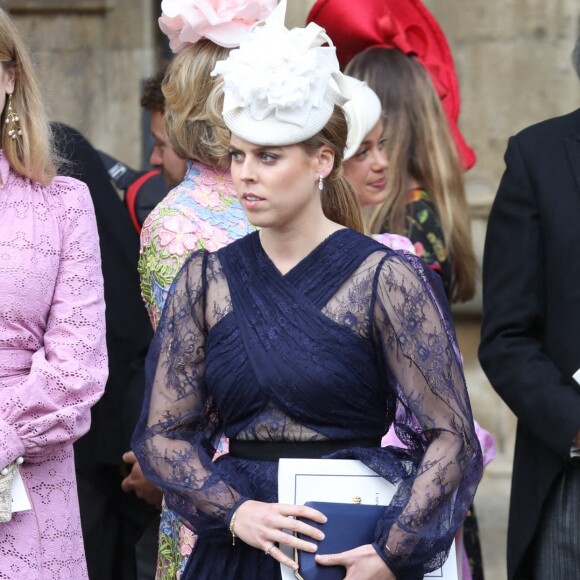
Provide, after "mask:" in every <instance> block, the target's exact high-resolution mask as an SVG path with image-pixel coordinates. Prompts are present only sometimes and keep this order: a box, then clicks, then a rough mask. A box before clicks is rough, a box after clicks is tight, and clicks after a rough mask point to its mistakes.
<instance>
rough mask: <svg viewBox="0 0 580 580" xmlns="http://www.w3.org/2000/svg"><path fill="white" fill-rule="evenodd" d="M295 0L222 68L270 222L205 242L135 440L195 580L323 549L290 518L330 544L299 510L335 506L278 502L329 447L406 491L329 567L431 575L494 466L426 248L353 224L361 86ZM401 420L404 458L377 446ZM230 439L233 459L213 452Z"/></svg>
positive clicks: (176, 300) (165, 324)
mask: <svg viewBox="0 0 580 580" xmlns="http://www.w3.org/2000/svg"><path fill="white" fill-rule="evenodd" d="M284 4H285V2H282V3H281V6H280V10H277V11H275V12H274V13H273V15H272V17H271V18H270V19H269V21H268V23H267V24H266V25H264V26H259V27H257V28H256V29H255V30H254V32H253V33H252V34H251V35H250V36H249V37H248V39H247V40H246V41H245V42H244V43H242V46H241V48H240V50H237V51H233V52H232V53H231V54H230V57H229V58H228V59H227V60H226V61H222V62H220V63H218V65H217V67H216V69H215V71H214V73H215V74H219V75H222V76H223V77H224V86H225V100H224V119H225V121H226V124H227V125H228V127H229V128H230V130H231V131H232V137H231V142H230V149H231V158H232V176H233V179H234V183H235V185H236V189H237V190H238V194H239V198H240V200H241V203H242V205H243V206H244V208H245V210H246V212H247V215H248V218H249V220H250V221H251V222H252V223H253V224H255V225H256V226H259V227H260V231H259V233H258V232H256V233H254V234H250V235H248V236H246V237H245V238H242V239H241V240H239V241H236V242H234V243H232V244H230V245H229V246H226V247H225V248H223V249H222V250H219V251H218V252H214V253H209V252H207V251H204V250H202V251H199V252H197V253H194V254H193V255H192V256H191V257H190V258H189V260H188V261H187V262H186V264H185V265H184V267H183V269H182V270H181V272H180V274H179V275H178V276H177V278H176V279H175V282H174V283H173V286H172V288H171V291H170V294H169V296H168V298H167V302H166V306H165V309H164V312H163V315H162V318H161V321H160V323H159V326H158V330H157V333H156V337H155V339H154V343H153V346H152V349H151V352H150V355H149V359H148V365H149V368H148V372H149V385H148V392H147V397H146V402H145V407H144V411H143V414H142V417H141V421H140V425H139V427H138V429H137V432H136V435H135V439H134V448H135V452H136V454H137V455H138V457H139V460H140V461H141V465H142V466H143V470H144V471H145V473H146V475H147V477H148V478H149V479H151V480H152V481H154V482H155V483H156V484H158V485H159V486H160V487H161V488H162V489H163V492H164V496H165V498H166V501H167V503H168V505H169V506H170V507H171V508H172V509H173V510H174V511H175V512H177V513H178V514H179V515H180V516H181V518H183V520H184V521H186V522H188V523H189V524H190V525H192V526H193V527H194V528H195V529H196V530H197V531H198V534H199V538H198V542H197V544H196V546H195V548H194V551H193V553H192V555H191V557H190V559H189V561H188V565H187V568H186V570H185V571H184V577H185V578H195V579H200V578H201V579H209V578H220V579H231V580H234V579H235V580H244V579H256V578H264V579H275V578H280V563H283V564H286V565H288V566H290V567H295V563H294V562H293V561H292V560H290V559H289V558H287V557H286V556H285V555H284V554H283V553H282V551H281V550H280V548H279V546H280V545H282V544H285V545H287V546H291V547H295V548H298V549H300V550H308V551H314V550H315V544H313V543H312V542H309V541H307V540H303V539H298V538H296V537H295V536H293V535H291V534H288V533H286V532H285V531H284V530H285V529H290V530H298V531H300V532H302V533H303V534H305V535H306V536H309V537H311V538H314V539H320V532H318V531H317V530H315V529H314V528H313V527H311V526H310V525H308V524H307V523H305V522H301V521H297V520H295V519H294V517H296V516H305V517H308V518H309V519H311V520H314V521H318V522H323V521H324V515H323V514H321V513H320V512H317V511H315V510H312V509H310V508H306V507H304V506H294V505H282V504H279V503H277V502H278V498H277V489H278V482H277V465H278V464H277V459H279V458H280V457H287V456H297V457H322V456H328V455H332V456H333V457H341V458H355V459H359V460H361V461H362V462H363V463H365V464H366V465H367V466H369V467H370V468H371V469H373V470H374V471H376V472H377V473H379V474H380V475H381V476H383V477H385V478H387V479H388V480H390V481H392V482H394V483H398V484H399V488H398V492H397V494H396V496H395V498H394V500H393V502H392V503H391V505H390V506H388V507H387V508H385V514H384V517H383V519H382V520H381V521H380V523H379V525H378V526H377V530H376V537H375V541H374V543H373V544H369V545H365V546H360V547H358V548H356V549H354V550H351V551H349V552H345V553H344V554H339V555H335V556H318V557H317V560H318V562H319V563H320V564H322V565H341V566H344V567H345V569H346V577H347V578H349V579H350V578H353V579H354V578H364V579H365V580H368V579H372V578H381V579H383V578H384V579H393V578H397V579H405V578H413V579H414V578H421V577H422V576H423V575H424V574H425V573H426V572H427V571H430V570H433V569H435V568H438V567H439V566H441V564H442V562H443V561H444V560H445V558H446V556H447V552H448V550H449V547H450V545H451V542H452V540H453V536H454V534H455V531H456V529H457V528H458V527H459V526H460V525H461V523H462V522H463V519H464V517H465V513H466V511H467V509H468V508H469V506H470V504H471V501H472V499H473V495H474V493H475V490H476V487H477V484H478V482H479V479H480V477H481V469H482V466H481V451H480V448H479V445H478V442H477V438H476V436H475V433H474V429H473V420H472V416H471V410H470V405H469V400H468V397H467V392H466V389H465V384H464V379H463V376H462V372H461V364H460V361H459V360H458V358H457V354H456V352H457V350H456V345H455V337H454V333H453V330H452V327H451V323H450V320H451V318H450V315H449V313H448V312H447V311H446V310H445V307H444V306H443V305H437V304H436V303H435V302H434V299H433V296H434V293H433V291H431V290H430V289H429V280H431V278H430V276H429V273H428V272H426V271H425V269H424V268H423V266H422V264H421V262H420V260H418V259H416V258H413V257H412V256H409V255H407V254H398V253H396V252H394V251H392V250H390V249H389V248H387V247H385V246H383V245H381V244H379V243H377V242H376V241H374V240H372V239H370V238H368V237H366V236H364V235H363V234H361V233H359V232H357V231H355V229H356V228H358V229H360V226H361V220H360V210H359V209H358V206H357V204H356V196H355V194H354V192H353V191H352V190H351V189H349V188H348V187H347V186H346V185H345V183H344V180H343V179H342V178H341V177H340V175H341V163H342V162H341V156H342V151H343V150H344V146H345V142H346V132H347V126H346V120H345V116H344V114H343V113H342V109H341V108H340V106H339V105H342V104H344V102H345V101H346V100H347V99H348V96H349V95H348V93H346V94H341V91H347V90H348V89H347V87H346V86H345V85H344V84H343V83H342V81H341V75H340V73H339V72H338V65H337V63H336V57H335V54H334V49H333V48H332V47H323V46H322V45H323V44H324V43H325V42H328V41H329V39H328V37H327V36H326V35H325V34H324V32H323V30H322V29H321V28H319V27H318V26H316V25H314V24H311V25H310V26H309V27H308V28H306V29H294V30H292V31H288V30H286V29H285V28H284V26H283V13H284ZM280 20H282V22H280ZM345 226H347V227H345ZM353 228H354V229H353ZM437 292H441V288H439V289H437ZM437 292H435V294H436V293H437ZM395 411H397V412H396V413H395ZM393 422H395V424H396V429H397V433H398V435H399V437H400V438H401V439H402V440H404V441H405V443H407V445H408V450H407V451H405V452H403V453H404V456H403V455H401V452H400V451H399V452H395V451H394V450H393V449H390V448H385V449H381V448H380V439H381V437H382V435H383V434H384V433H385V432H386V431H387V430H388V428H389V426H390V425H391V424H392V423H393ZM221 433H225V434H226V436H228V437H229V438H230V453H229V454H228V455H224V456H222V457H220V458H219V459H217V460H216V461H215V462H214V461H212V459H213V456H214V454H215V445H216V444H217V441H218V439H219V437H220V435H221Z"/></svg>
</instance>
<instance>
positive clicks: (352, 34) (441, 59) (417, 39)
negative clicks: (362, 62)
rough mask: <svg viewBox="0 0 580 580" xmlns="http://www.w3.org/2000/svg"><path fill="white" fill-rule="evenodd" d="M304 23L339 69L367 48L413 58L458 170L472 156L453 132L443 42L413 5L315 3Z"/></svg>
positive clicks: (454, 87) (451, 84) (451, 87)
mask: <svg viewBox="0 0 580 580" xmlns="http://www.w3.org/2000/svg"><path fill="white" fill-rule="evenodd" d="M307 22H316V24H318V25H319V26H322V28H324V29H325V30H326V32H327V34H328V35H329V36H330V38H331V39H332V41H333V42H334V44H335V46H336V53H337V55H338V60H339V62H340V66H341V67H342V68H343V69H344V67H345V66H346V65H347V64H348V63H349V61H350V60H351V59H352V58H353V57H354V56H355V55H357V54H358V53H359V52H362V51H363V50H366V49H367V48H376V47H384V48H396V49H398V50H400V51H401V52H403V53H404V54H406V55H409V56H414V57H415V58H416V59H417V60H418V61H419V62H420V63H421V64H422V65H423V66H424V67H425V68H426V69H427V71H428V72H429V75H430V77H431V80H432V81H433V84H434V85H435V89H436V90H437V93H438V94H439V97H440V98H441V102H442V104H443V108H444V110H445V114H446V115H447V119H448V121H449V128H450V130H451V134H452V136H453V139H454V141H455V144H456V146H457V150H458V152H459V156H460V159H461V163H462V165H463V167H464V169H466V170H467V169H470V168H471V167H473V165H474V164H475V160H476V157H475V153H474V151H473V149H471V147H470V146H469V145H468V144H467V143H466V141H465V139H464V138H463V135H462V134H461V132H460V131H459V127H458V125H457V122H458V120H459V111H460V108H461V97H460V94H459V84H458V82H457V74H456V72H455V64H454V62H453V56H452V55H451V49H450V48H449V43H448V42H447V39H446V38H445V34H444V33H443V30H442V29H441V27H440V26H439V24H438V22H437V20H435V18H434V17H433V15H432V14H431V13H430V12H429V11H428V10H427V8H425V6H423V4H422V3H421V2H420V1H419V0H357V1H356V2H353V1H352V0H318V1H317V2H316V3H315V4H314V6H313V7H312V9H311V10H310V13H309V14H308V17H307Z"/></svg>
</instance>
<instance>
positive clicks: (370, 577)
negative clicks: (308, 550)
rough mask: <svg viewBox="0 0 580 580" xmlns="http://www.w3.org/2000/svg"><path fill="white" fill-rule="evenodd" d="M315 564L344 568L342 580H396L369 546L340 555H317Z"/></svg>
mask: <svg viewBox="0 0 580 580" xmlns="http://www.w3.org/2000/svg"><path fill="white" fill-rule="evenodd" d="M316 563H317V564H320V565H321V566H343V567H344V568H346V576H345V579H344V580H396V578H395V575H394V574H393V573H392V572H391V570H390V569H389V568H388V566H387V565H386V564H385V563H384V562H383V559H382V558H381V557H380V556H379V555H378V554H377V553H376V551H375V549H374V548H373V547H372V546H371V545H370V544H367V545H366V546H359V547H358V548H354V549H353V550H348V552H342V553H340V554H325V555H322V554H317V555H316Z"/></svg>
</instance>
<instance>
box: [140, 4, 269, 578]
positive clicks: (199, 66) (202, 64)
mask: <svg viewBox="0 0 580 580" xmlns="http://www.w3.org/2000/svg"><path fill="white" fill-rule="evenodd" d="M275 6H276V0H245V1H243V2H236V4H235V5H233V4H232V3H231V2H229V1H228V0H217V2H213V3H211V4H210V3H207V2H201V1H200V0H178V1H176V0H164V1H163V2H162V3H161V8H162V11H163V12H162V15H161V17H160V19H159V25H160V28H161V30H162V31H163V32H164V33H165V34H166V35H167V36H168V37H169V44H170V47H171V49H172V50H173V51H174V52H175V53H176V55H175V57H174V59H173V60H172V61H171V63H170V65H169V67H168V69H167V73H166V76H165V79H164V81H163V84H162V91H163V96H164V98H165V112H164V120H165V129H166V132H167V137H168V139H169V142H170V144H171V146H172V148H173V150H174V151H175V152H176V153H177V155H179V156H180V157H181V158H183V159H186V160H188V166H187V172H186V174H185V177H184V179H183V181H182V183H180V184H179V185H178V186H177V187H175V188H174V189H173V190H172V191H171V192H170V193H169V194H168V195H167V196H166V197H165V198H164V199H163V201H162V202H161V203H159V204H158V205H157V206H156V208H155V209H154V210H153V211H152V212H151V214H150V215H149V216H148V217H147V219H146V220H145V222H144V223H143V229H142V231H141V256H140V259H139V272H140V275H141V290H142V294H143V299H144V301H145V305H146V307H147V310H148V312H149V316H150V319H151V323H152V324H153V327H154V328H156V327H157V324H158V322H159V317H160V315H161V311H162V310H163V306H164V303H165V299H166V297H167V292H168V291H169V287H170V286H171V283H172V282H173V279H174V277H175V276H176V274H177V272H178V271H179V269H180V268H181V266H182V265H183V263H184V262H185V261H186V259H187V258H188V256H189V255H190V254H191V253H192V252H193V251H195V250H199V249H201V248H206V249H207V250H209V251H215V250H217V249H219V248H221V247H222V246H225V245H226V244H228V243H230V242H231V241H233V240H236V239H238V238H240V237H243V236H245V235H246V234H247V233H249V232H251V231H253V228H252V227H251V226H250V224H249V223H248V221H247V219H246V217H245V214H244V211H243V209H242V207H241V205H240V204H239V202H238V200H237V198H236V194H235V190H234V186H233V182H232V178H231V175H230V171H229V164H230V160H229V150H228V139H229V132H228V131H227V129H226V127H225V125H224V122H223V118H222V116H221V114H220V109H221V99H222V92H221V84H222V82H221V80H220V79H217V78H214V77H212V76H211V74H210V73H211V71H212V70H213V68H214V67H215V64H216V62H218V61H219V60H222V59H224V58H226V57H227V55H228V54H229V52H230V50H231V49H232V48H234V47H236V46H237V45H238V44H239V42H240V40H241V39H242V38H243V37H244V36H245V34H247V32H248V30H249V29H250V27H251V26H252V24H253V23H254V22H256V21H257V20H258V19H261V18H265V17H267V16H268V14H270V12H271V11H272V10H273V8H274V7H275ZM221 451H227V447H225V446H224V442H222V444H221V445H220V452H221ZM194 543H195V533H194V531H192V530H191V529H190V528H188V527H187V526H185V525H183V524H182V523H181V521H180V519H179V518H178V517H176V516H175V514H173V513H172V511H171V510H169V509H167V506H166V505H163V508H162V513H161V527H160V535H159V560H158V567H157V577H158V578H159V579H163V580H165V579H167V580H170V579H171V580H172V579H173V578H179V577H180V575H181V573H182V571H183V569H184V567H185V565H186V562H187V558H188V556H189V554H190V552H191V550H192V547H193V545H194Z"/></svg>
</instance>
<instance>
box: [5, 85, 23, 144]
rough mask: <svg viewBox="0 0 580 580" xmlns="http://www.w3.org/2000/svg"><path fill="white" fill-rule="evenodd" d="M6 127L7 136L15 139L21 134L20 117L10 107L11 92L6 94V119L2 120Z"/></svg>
mask: <svg viewBox="0 0 580 580" xmlns="http://www.w3.org/2000/svg"><path fill="white" fill-rule="evenodd" d="M4 123H5V124H6V126H7V128H8V137H11V138H12V139H16V138H17V137H21V136H22V129H21V128H20V117H19V116H18V115H17V114H16V113H15V112H14V110H13V109H12V93H11V94H9V95H8V108H7V110H6V119H5V121H4Z"/></svg>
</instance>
